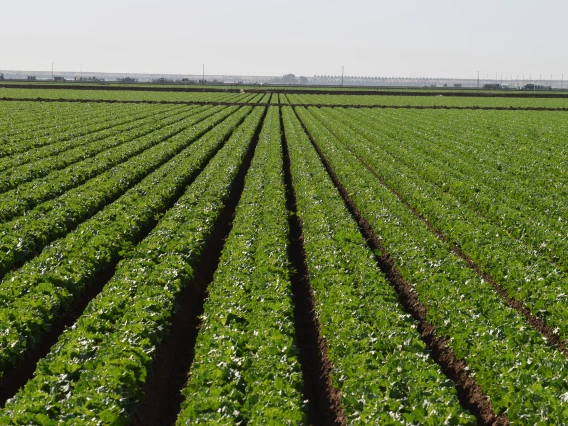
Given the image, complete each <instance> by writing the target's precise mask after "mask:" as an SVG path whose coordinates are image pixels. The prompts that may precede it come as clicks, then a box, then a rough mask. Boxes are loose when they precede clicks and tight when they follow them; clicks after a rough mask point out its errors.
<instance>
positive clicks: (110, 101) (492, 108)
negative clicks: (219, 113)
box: [0, 97, 568, 112]
mask: <svg viewBox="0 0 568 426" xmlns="http://www.w3.org/2000/svg"><path fill="white" fill-rule="evenodd" d="M1 101H5V102H70V103H107V104H121V103H122V104H150V105H152V104H154V105H214V106H218V105H222V106H243V105H251V103H243V102H219V101H150V100H113V99H49V98H37V99H27V98H5V97H4V98H0V102H1ZM254 105H255V106H262V107H268V106H280V107H282V106H292V107H305V108H308V107H317V108H351V109H414V110H421V109H438V110H462V111H466V110H483V111H564V112H566V111H568V108H564V107H558V108H552V107H500V106H457V105H359V104H329V105H327V104H318V103H313V104H307V103H290V104H287V103H279V104H271V103H266V102H258V103H254Z"/></svg>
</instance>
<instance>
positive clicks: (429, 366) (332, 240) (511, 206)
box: [0, 88, 568, 425]
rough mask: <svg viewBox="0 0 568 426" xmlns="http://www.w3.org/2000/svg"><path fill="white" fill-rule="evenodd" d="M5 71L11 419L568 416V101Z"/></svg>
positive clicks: (430, 421) (1, 107) (1, 257)
mask: <svg viewBox="0 0 568 426" xmlns="http://www.w3.org/2000/svg"><path fill="white" fill-rule="evenodd" d="M1 90H2V93H1V94H2V96H3V98H0V279H1V281H0V425H56V424H73V425H107V424H108V425H174V424H176V425H192V424H211V425H217V424H227V425H232V424H240V425H245V424H250V425H264V424H271V425H272V424H275V425H277V424H282V425H300V424H312V425H347V424H377V425H386V424H403V425H440V424H447V425H470V424H471V425H475V424H480V425H508V424H511V425H526V424H530V425H535V424H542V425H544V424H562V423H564V422H565V421H566V419H567V418H568V360H567V357H568V202H567V200H568V172H567V170H568V149H567V147H568V121H567V120H566V117H567V114H568V112H567V110H566V107H567V106H568V99H563V98H562V97H561V95H559V98H558V99H546V98H541V99H539V98H536V99H533V98H526V99H525V98H521V99H519V98H517V99H512V100H509V99H508V98H507V97H505V96H501V97H499V99H497V100H495V99H492V98H490V97H485V98H482V97H480V98H475V97H455V98H450V97H444V98H443V99H442V98H440V97H431V98H427V97H426V96H422V97H421V98H419V99H418V98H416V99H414V98H413V97H412V96H408V97H404V96H401V97H396V96H379V95H364V94H363V95H361V94H359V95H349V94H325V93H322V94H306V95H303V94H293V93H288V94H286V93H283V92H280V93H278V92H269V91H266V90H265V91H264V92H262V91H258V93H257V92H254V91H253V92H252V93H229V92H226V93H225V92H207V91H204V92H198V93H166V92H163V93H160V92H159V91H158V92H148V93H147V94H146V93H145V92H143V91H140V92H136V93H132V94H129V92H124V93H122V92H120V91H115V92H112V93H110V94H105V92H104V91H103V90H101V91H98V92H96V91H94V92H88V93H86V92H85V91H73V90H63V89H49V90H48V89H33V88H32V89H10V88H3V89H1ZM107 95H108V97H107ZM37 98H40V99H37ZM441 107H443V108H441Z"/></svg>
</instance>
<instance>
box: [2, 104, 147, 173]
mask: <svg viewBox="0 0 568 426" xmlns="http://www.w3.org/2000/svg"><path fill="white" fill-rule="evenodd" d="M137 107H138V108H137ZM72 111H73V112H74V114H73V116H72V117H69V118H68V119H67V122H66V123H65V124H61V123H60V121H61V117H59V119H56V118H54V121H53V122H52V123H51V126H49V127H48V129H43V130H42V129H38V130H39V131H36V130H33V129H34V128H35V122H34V121H33V120H30V121H29V122H28V121H26V123H25V126H26V127H27V128H31V129H32V130H31V132H30V134H28V135H26V137H22V138H13V137H8V138H7V140H6V141H5V143H4V144H3V145H2V147H1V148H0V157H2V160H1V161H2V162H1V164H2V170H5V169H6V168H8V167H6V166H4V163H8V165H11V163H10V161H11V160H10V158H4V157H12V156H15V155H16V154H20V155H19V156H18V157H14V158H20V159H21V161H22V164H23V162H28V161H31V160H28V159H27V155H30V154H31V155H32V156H33V155H34V154H36V153H37V152H46V153H48V154H49V153H51V152H52V151H53V152H57V150H60V151H62V150H64V149H65V147H66V146H69V145H70V147H73V146H74V145H73V144H72V142H71V143H70V142H69V141H72V140H73V139H79V140H81V139H80V138H81V137H89V136H90V135H91V134H93V133H95V132H101V131H103V132H104V131H105V130H106V131H108V130H109V129H112V128H113V127H116V126H120V125H122V124H127V123H129V122H132V121H133V120H134V119H138V118H141V117H142V118H143V117H148V116H151V115H152V114H153V112H155V111H152V109H151V108H139V106H138V105H137V106H136V107H134V108H133V106H132V105H127V106H121V107H120V108H111V109H110V110H106V111H105V110H104V109H102V108H97V109H95V110H94V111H90V109H89V108H88V107H87V108H74V109H72ZM136 111H140V112H139V113H137V112H136ZM56 117H57V116H56ZM86 117H89V118H90V119H89V120H85V118H86ZM55 123H59V124H55ZM48 124H49V123H48ZM51 145H53V146H51ZM75 146H76V145H75ZM38 148H43V150H40V151H38V150H37V149H38ZM50 155H53V154H50ZM40 158H41V157H40Z"/></svg>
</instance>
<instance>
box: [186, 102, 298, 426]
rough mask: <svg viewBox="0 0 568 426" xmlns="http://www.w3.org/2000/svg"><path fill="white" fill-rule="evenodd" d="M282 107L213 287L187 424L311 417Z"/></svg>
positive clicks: (271, 123) (274, 112)
mask: <svg viewBox="0 0 568 426" xmlns="http://www.w3.org/2000/svg"><path fill="white" fill-rule="evenodd" d="M282 167H283V159H282V147H281V144H280V122H279V114H278V108H269V110H268V113H267V116H266V119H265V120H264V125H263V129H262V132H261V133H260V138H259V143H258V146H257V148H256V150H255V155H254V159H253V161H252V164H251V167H250V169H249V172H248V174H247V177H246V181H245V188H244V191H243V194H242V196H241V200H240V201H239V204H238V206H237V209H236V213H235V219H234V222H233V228H232V231H231V233H230V235H229V238H228V239H227V241H226V243H225V246H224V248H223V254H222V257H221V259H220V262H219V268H218V269H217V271H216V272H215V276H214V280H213V282H212V283H211V285H210V290H209V296H208V299H207V302H206V303H205V309H204V314H203V317H202V318H203V323H202V326H201V328H200V331H199V336H198V338H197V342H196V355H195V360H194V361H193V363H192V367H191V375H190V379H189V382H188V386H187V388H186V389H185V390H184V394H185V397H186V400H185V402H184V404H183V409H182V412H181V414H180V417H179V419H178V423H179V424H222V423H226V424H234V422H246V423H254V424H262V423H265V424H266V423H269V424H299V423H304V422H305V407H304V403H303V401H302V399H303V398H302V396H303V395H302V384H303V383H302V374H301V369H300V365H299V362H298V359H297V357H298V353H297V352H298V350H297V347H296V345H295V338H294V334H295V331H294V322H293V304H292V293H291V282H290V273H289V269H288V254H287V249H288V245H289V243H288V234H289V230H288V212H287V210H286V199H285V188H284V173H283V168H282Z"/></svg>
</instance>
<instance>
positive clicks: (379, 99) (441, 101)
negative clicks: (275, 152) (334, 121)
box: [287, 93, 568, 108]
mask: <svg viewBox="0 0 568 426" xmlns="http://www.w3.org/2000/svg"><path fill="white" fill-rule="evenodd" d="M287 96H288V99H289V100H290V103H291V104H296V105H364V106H374V105H382V106H394V107H397V106H413V107H433V106H438V107H450V108H452V107H462V108H464V107H478V108H484V107H488V108H495V107H499V108H568V99H566V98H558V99H538V98H507V97H501V98H500V97H472V96H467V97H464V96H444V94H443V93H440V94H439V95H438V96H408V95H406V96H396V95H388V94H382V95H380V96H373V95H343V94H342V95H312V94H305V95H304V94H287Z"/></svg>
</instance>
